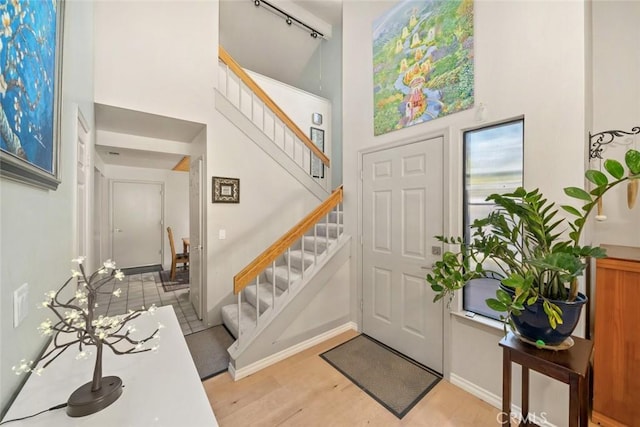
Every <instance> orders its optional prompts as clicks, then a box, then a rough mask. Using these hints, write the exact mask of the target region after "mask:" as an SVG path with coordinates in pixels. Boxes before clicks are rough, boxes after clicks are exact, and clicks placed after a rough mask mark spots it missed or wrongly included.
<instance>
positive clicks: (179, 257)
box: [167, 227, 189, 280]
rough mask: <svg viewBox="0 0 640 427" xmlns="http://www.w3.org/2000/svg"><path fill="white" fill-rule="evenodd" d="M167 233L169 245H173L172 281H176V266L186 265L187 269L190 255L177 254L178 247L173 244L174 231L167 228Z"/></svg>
mask: <svg viewBox="0 0 640 427" xmlns="http://www.w3.org/2000/svg"><path fill="white" fill-rule="evenodd" d="M167 233H168V234H169V245H171V280H176V266H177V265H178V263H182V264H184V265H183V267H184V268H187V264H189V254H188V253H181V254H178V253H176V245H175V244H174V243H173V231H171V227H167Z"/></svg>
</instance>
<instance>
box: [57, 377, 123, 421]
mask: <svg viewBox="0 0 640 427" xmlns="http://www.w3.org/2000/svg"><path fill="white" fill-rule="evenodd" d="M121 394H122V380H121V379H120V378H119V377H114V376H111V377H103V378H102V387H101V388H100V390H97V391H91V381H89V382H88V383H86V384H84V385H82V386H80V387H79V388H77V389H76V391H74V392H73V393H71V396H69V400H68V401H67V415H69V416H70V417H84V416H85V415H90V414H94V413H96V412H98V411H101V410H103V409H104V408H106V407H107V406H109V405H111V404H112V403H113V402H115V401H116V400H118V398H119V397H120V395H121Z"/></svg>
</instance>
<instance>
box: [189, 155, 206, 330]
mask: <svg viewBox="0 0 640 427" xmlns="http://www.w3.org/2000/svg"><path fill="white" fill-rule="evenodd" d="M202 174H203V167H202V157H198V158H196V159H194V160H193V161H192V162H191V165H190V166H189V240H190V243H191V245H190V249H189V289H190V292H189V295H190V299H191V304H192V305H193V308H194V309H195V311H196V314H197V315H198V318H199V319H202V312H203V294H204V292H203V289H202V276H203V274H202V273H203V272H202V267H203V265H202V230H203V224H202V218H203V215H202V206H203V203H202V185H203V182H204V181H203V177H202Z"/></svg>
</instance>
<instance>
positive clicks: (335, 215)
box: [329, 211, 344, 224]
mask: <svg viewBox="0 0 640 427" xmlns="http://www.w3.org/2000/svg"><path fill="white" fill-rule="evenodd" d="M338 218H340V221H338ZM329 222H330V223H331V222H333V223H337V222H339V223H340V224H344V220H343V219H342V211H340V214H339V215H338V212H336V211H331V212H329Z"/></svg>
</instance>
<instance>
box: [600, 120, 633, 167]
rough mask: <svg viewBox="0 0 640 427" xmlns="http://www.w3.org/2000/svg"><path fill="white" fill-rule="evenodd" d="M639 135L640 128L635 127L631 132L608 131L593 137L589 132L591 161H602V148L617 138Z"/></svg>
mask: <svg viewBox="0 0 640 427" xmlns="http://www.w3.org/2000/svg"><path fill="white" fill-rule="evenodd" d="M638 134H640V126H634V127H633V128H632V129H631V131H630V132H625V131H622V130H606V131H604V132H598V133H595V134H593V135H592V134H591V132H589V160H592V159H602V150H603V148H602V146H603V145H607V144H610V143H612V142H613V141H615V139H616V138H621V137H624V136H629V135H638Z"/></svg>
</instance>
